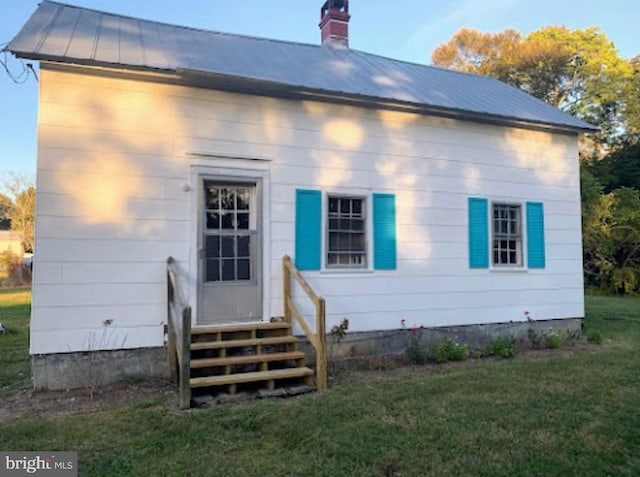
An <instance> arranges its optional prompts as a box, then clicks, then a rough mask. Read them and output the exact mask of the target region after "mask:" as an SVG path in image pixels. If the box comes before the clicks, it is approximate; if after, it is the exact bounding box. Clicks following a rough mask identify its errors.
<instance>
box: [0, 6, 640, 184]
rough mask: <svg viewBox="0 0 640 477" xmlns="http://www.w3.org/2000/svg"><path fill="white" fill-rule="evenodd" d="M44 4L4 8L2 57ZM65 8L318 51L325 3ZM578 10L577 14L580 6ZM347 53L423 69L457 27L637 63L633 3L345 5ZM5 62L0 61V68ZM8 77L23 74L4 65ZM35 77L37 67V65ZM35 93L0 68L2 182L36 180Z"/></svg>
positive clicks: (639, 43)
mask: <svg viewBox="0 0 640 477" xmlns="http://www.w3.org/2000/svg"><path fill="white" fill-rule="evenodd" d="M39 1H40V0H0V49H1V48H2V47H3V46H4V44H5V43H7V42H8V41H9V40H11V39H12V38H13V37H14V36H15V35H16V34H17V32H18V31H19V29H20V28H21V27H22V25H23V24H24V23H25V22H26V21H27V19H28V18H29V16H30V15H31V13H32V12H33V11H35V9H36V7H37V5H38V3H39ZM63 1H64V3H72V4H75V5H79V6H83V7H87V8H94V9H98V10H104V11H108V12H113V13H119V14H123V15H129V16H134V17H139V18H145V19H151V20H158V21H163V22H168V23H174V24H178V25H186V26H191V27H196V28H205V29H210V30H216V31H223V32H230V33H239V34H246V35H252V36H258V37H265V38H274V39H280V40H290V41H297V42H302V43H311V44H319V42H320V31H319V29H318V22H319V20H320V7H321V6H322V3H323V2H324V0H289V1H283V0H280V1H273V0H262V1H259V0H198V1H196V0H180V1H176V0H63ZM577 5H579V7H578V6H577ZM349 9H350V13H351V22H350V39H349V41H350V46H351V48H354V49H357V50H362V51H367V52H369V53H375V54H379V55H383V56H388V57H391V58H396V59H400V60H405V61H412V62H416V63H423V64H428V63H430V57H431V52H432V51H433V50H434V49H435V48H436V47H437V46H438V45H439V44H440V43H443V42H445V41H447V40H449V39H450V38H451V37H452V35H453V34H454V33H455V32H456V31H457V30H459V29H460V28H462V27H471V28H475V29H478V30H480V31H485V32H497V31H502V30H504V29H505V28H515V29H516V30H518V31H520V32H521V33H524V34H526V33H529V32H531V31H534V30H537V29H539V28H541V27H543V26H546V25H564V26H567V27H568V28H571V29H576V28H586V27H589V26H599V27H600V28H601V29H602V31H604V32H605V33H606V34H607V35H608V36H609V38H610V39H611V40H612V41H613V42H614V43H615V45H616V47H617V48H618V51H619V53H620V54H621V56H623V57H625V58H631V57H633V56H635V55H638V54H640V29H638V27H637V25H638V22H639V21H640V2H639V1H638V0H609V1H604V2H603V1H602V0H581V1H580V2H577V1H558V0H446V1H445V0H395V1H392V0H351V2H350V4H349ZM1 57H2V56H1V55H0V58H1ZM9 58H10V60H9V67H10V68H11V69H12V70H13V71H14V72H20V71H21V70H22V66H21V64H20V63H19V62H18V61H17V60H15V59H14V58H13V57H12V56H11V55H9ZM34 66H36V67H37V65H34ZM37 101H38V84H37V82H36V80H35V78H34V77H33V76H31V77H29V79H28V81H26V83H24V84H21V85H17V84H14V83H13V82H12V81H11V79H10V78H9V76H8V75H7V74H6V73H5V72H4V70H3V69H2V68H0V182H1V177H2V174H5V173H6V172H8V171H11V172H18V173H27V174H35V168H36V150H37V148H36V125H37V114H38V112H37Z"/></svg>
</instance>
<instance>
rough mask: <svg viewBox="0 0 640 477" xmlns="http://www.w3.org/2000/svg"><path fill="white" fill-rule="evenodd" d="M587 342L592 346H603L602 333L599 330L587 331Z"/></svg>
mask: <svg viewBox="0 0 640 477" xmlns="http://www.w3.org/2000/svg"><path fill="white" fill-rule="evenodd" d="M587 341H588V342H589V343H591V344H597V345H600V344H602V333H600V332H599V331H598V330H589V331H587Z"/></svg>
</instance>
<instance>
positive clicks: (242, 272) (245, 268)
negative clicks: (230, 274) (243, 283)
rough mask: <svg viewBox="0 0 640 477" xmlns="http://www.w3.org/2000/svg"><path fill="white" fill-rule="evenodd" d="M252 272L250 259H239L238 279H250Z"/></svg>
mask: <svg viewBox="0 0 640 477" xmlns="http://www.w3.org/2000/svg"><path fill="white" fill-rule="evenodd" d="M250 279H251V273H250V269H249V260H247V259H239V260H238V280H250Z"/></svg>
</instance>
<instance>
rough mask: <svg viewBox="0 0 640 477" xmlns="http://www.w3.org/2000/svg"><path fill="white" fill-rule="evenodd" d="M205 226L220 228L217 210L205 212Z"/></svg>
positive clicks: (213, 228)
mask: <svg viewBox="0 0 640 477" xmlns="http://www.w3.org/2000/svg"><path fill="white" fill-rule="evenodd" d="M207 228H208V229H209V230H216V229H219V228H220V214H219V213H218V212H207Z"/></svg>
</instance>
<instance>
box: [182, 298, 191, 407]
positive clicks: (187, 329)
mask: <svg viewBox="0 0 640 477" xmlns="http://www.w3.org/2000/svg"><path fill="white" fill-rule="evenodd" d="M181 348H182V349H181V351H182V359H181V360H180V408H181V409H189V408H190V407H191V385H190V384H189V378H190V377H191V307H190V306H187V307H185V308H184V309H183V310H182V347H181Z"/></svg>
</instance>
